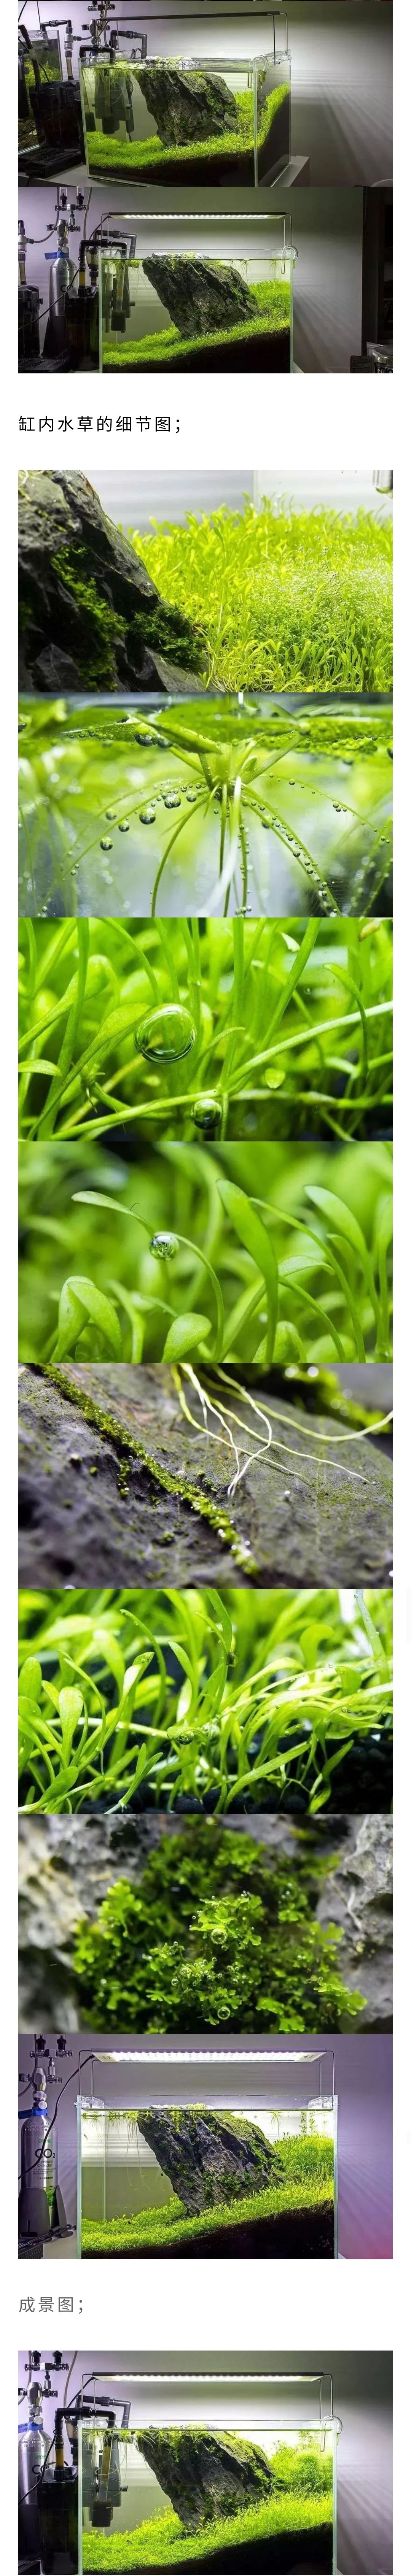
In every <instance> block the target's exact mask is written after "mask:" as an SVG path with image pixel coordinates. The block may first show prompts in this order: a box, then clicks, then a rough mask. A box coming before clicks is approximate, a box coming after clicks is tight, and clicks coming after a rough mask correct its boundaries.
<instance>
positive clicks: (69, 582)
mask: <svg viewBox="0 0 411 2576" xmlns="http://www.w3.org/2000/svg"><path fill="white" fill-rule="evenodd" d="M206 659H207V657H206V653H205V650H204V649H203V646H202V643H201V639H200V637H199V635H198V634H197V632H196V629H195V627H194V626H192V625H191V623H190V620H189V618H187V617H183V616H182V614H181V611H180V609H178V608H170V607H169V606H167V603H166V602H165V601H164V600H162V599H161V598H160V593H159V591H158V590H157V589H156V586H155V583H154V582H153V581H151V579H150V575H149V573H148V572H146V567H145V564H143V563H141V562H140V559H139V556H138V555H136V554H134V552H133V548H132V546H130V545H129V544H128V540H127V539H126V538H125V537H123V536H122V534H121V530H120V529H119V528H115V527H114V525H113V522H112V520H111V519H108V518H107V517H106V512H105V510H103V509H102V505H101V501H100V500H99V498H98V493H97V492H95V491H94V489H93V485H92V484H91V483H88V481H87V477H86V475H85V474H78V473H74V474H65V473H62V472H60V471H57V470H54V471H53V472H52V473H49V472H47V471H44V472H41V473H25V472H24V473H23V474H22V475H21V477H20V496H19V687H20V688H21V689H23V690H32V689H40V690H47V691H51V693H53V692H54V691H55V690H57V691H60V690H64V691H65V690H66V689H70V690H71V689H73V690H75V689H81V690H83V689H95V690H101V689H127V690H132V689H142V690H144V689H147V690H149V689H156V690H158V689H164V691H166V690H173V689H175V690H176V691H178V692H179V693H180V694H181V693H182V692H183V693H184V694H189V695H190V697H191V696H192V694H193V686H194V692H195V690H196V677H195V675H196V674H200V672H201V671H202V672H203V673H204V668H205V663H206Z"/></svg>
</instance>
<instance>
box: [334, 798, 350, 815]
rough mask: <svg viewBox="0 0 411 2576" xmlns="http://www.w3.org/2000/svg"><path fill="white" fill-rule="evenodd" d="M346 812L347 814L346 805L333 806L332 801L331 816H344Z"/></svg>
mask: <svg viewBox="0 0 411 2576" xmlns="http://www.w3.org/2000/svg"><path fill="white" fill-rule="evenodd" d="M346 812H347V807H346V805H335V804H334V799H333V814H346Z"/></svg>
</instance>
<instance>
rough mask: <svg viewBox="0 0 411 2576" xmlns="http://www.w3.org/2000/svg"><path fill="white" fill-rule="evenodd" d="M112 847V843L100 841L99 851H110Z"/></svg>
mask: <svg viewBox="0 0 411 2576" xmlns="http://www.w3.org/2000/svg"><path fill="white" fill-rule="evenodd" d="M112 847H113V843H112V841H100V849H101V850H112Z"/></svg>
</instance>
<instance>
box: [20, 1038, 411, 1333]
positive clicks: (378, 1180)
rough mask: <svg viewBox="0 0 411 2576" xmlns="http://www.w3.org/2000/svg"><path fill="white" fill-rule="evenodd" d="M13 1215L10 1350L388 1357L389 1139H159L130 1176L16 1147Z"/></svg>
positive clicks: (69, 1151)
mask: <svg viewBox="0 0 411 2576" xmlns="http://www.w3.org/2000/svg"><path fill="white" fill-rule="evenodd" d="M79 1007H80V1004H79V997H78V992H77V990H76V998H75V1001H74V1003H73V1013H74V1015H75V1013H76V1011H77V1009H78V1008H79ZM68 1036H69V1030H68V1026H67V1025H66V1032H65V1038H64V1041H63V1052H64V1047H66V1046H67V1044H68ZM140 1044H141V1030H140ZM60 1063H61V1059H60ZM63 1072H64V1067H63ZM177 1078H178V1079H179V1069H178V1066H177ZM60 1081H61V1072H59V1073H58V1074H57V1076H56V1077H55V1078H54V1084H53V1085H52V1092H53V1091H54V1100H55V1099H56V1095H57V1096H58V1093H59V1086H60ZM84 1210H86V1211H87V1213H86V1214H85V1213H84ZM20 1220H21V1233H22V1263H21V1299H20V1357H21V1359H23V1360H28V1361H32V1360H35V1361H50V1362H53V1363H55V1362H57V1363H59V1362H61V1361H64V1360H66V1359H67V1358H68V1357H70V1358H79V1359H80V1360H81V1359H82V1358H84V1359H89V1358H91V1359H97V1360H99V1359H103V1360H104V1359H107V1358H112V1359H114V1360H122V1359H123V1360H128V1359H130V1358H131V1359H141V1358H142V1357H144V1359H149V1360H150V1359H154V1360H156V1359H164V1360H170V1361H172V1362H173V1363H174V1362H177V1363H178V1362H181V1361H183V1360H185V1359H186V1358H187V1356H193V1355H194V1353H195V1354H196V1355H197V1356H198V1358H199V1359H200V1360H202V1359H204V1358H205V1360H206V1362H207V1363H208V1362H209V1361H210V1362H213V1363H215V1362H217V1363H220V1362H221V1361H223V1362H224V1363H225V1364H229V1365H231V1364H234V1365H236V1366H238V1365H240V1364H243V1363H246V1364H247V1365H249V1364H250V1363H252V1364H253V1365H254V1364H255V1365H257V1366H262V1367H264V1368H265V1367H271V1365H272V1363H273V1362H274V1361H275V1362H276V1363H279V1364H280V1365H281V1366H284V1365H285V1366H287V1365H291V1366H292V1365H294V1364H297V1365H299V1364H301V1365H311V1366H320V1367H321V1366H323V1365H326V1366H327V1365H328V1364H329V1363H332V1362H333V1361H334V1362H335V1360H336V1359H337V1360H339V1361H356V1360H360V1361H364V1360H365V1359H379V1360H387V1359H389V1358H390V1354H391V1278H390V1244H391V1230H392V1155H391V1148H390V1146H389V1145H386V1144H377V1145H370V1146H362V1145H358V1146H357V1149H356V1153H355V1155H353V1154H352V1152H351V1148H350V1147H347V1148H346V1149H345V1148H344V1147H342V1146H333V1147H326V1148H318V1149H315V1148H311V1147H310V1146H304V1145H303V1146H292V1147H291V1150H289V1149H288V1147H287V1146H286V1145H276V1146H272V1145H267V1146H265V1145H264V1144H260V1145H258V1146H255V1145H245V1144H241V1145H238V1146H235V1145H225V1144H222V1145H221V1144H217V1143H215V1144H212V1145H210V1146H207V1147H206V1146H204V1145H203V1144H202V1145H199V1144H181V1145H180V1144H174V1143H164V1142H159V1144H158V1145H157V1146H151V1145H150V1146H148V1147H144V1146H143V1148H142V1149H141V1152H140V1157H139V1165H138V1183H137V1186H136V1180H135V1177H134V1176H133V1172H132V1170H131V1169H130V1166H129V1165H127V1164H125V1163H123V1162H122V1161H121V1159H120V1157H119V1156H117V1155H116V1158H115V1160H114V1156H113V1155H111V1154H106V1153H105V1151H104V1148H103V1147H102V1146H100V1145H98V1144H96V1145H95V1144H94V1143H93V1142H92V1143H91V1145H90V1147H89V1148H88V1152H87V1158H85V1156H84V1151H83V1153H81V1152H80V1154H79V1152H78V1149H77V1147H76V1146H75V1145H74V1144H68V1145H63V1144H61V1142H58V1143H57V1142H53V1143H49V1142H48V1138H47V1139H45V1141H44V1143H43V1142H41V1144H40V1143H38V1144H36V1145H34V1144H33V1145H32V1144H29V1145H24V1146H22V1148H21V1174H20Z"/></svg>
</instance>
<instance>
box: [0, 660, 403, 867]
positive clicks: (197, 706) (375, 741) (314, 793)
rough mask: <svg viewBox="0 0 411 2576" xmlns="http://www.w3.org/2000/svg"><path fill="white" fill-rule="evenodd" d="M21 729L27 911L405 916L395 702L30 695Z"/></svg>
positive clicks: (351, 698) (21, 815)
mask: <svg viewBox="0 0 411 2576" xmlns="http://www.w3.org/2000/svg"><path fill="white" fill-rule="evenodd" d="M19 728H20V731H19V827H20V844H19V846H20V876H19V910H20V914H21V916H24V915H40V916H41V917H43V918H44V917H48V918H52V917H54V916H55V915H59V916H63V915H69V914H76V913H77V914H81V915H83V914H86V915H87V916H88V915H90V914H94V913H95V914H97V915H99V916H101V917H102V916H103V915H120V914H125V915H127V914H128V913H131V914H134V913H135V912H136V911H137V912H138V914H146V915H148V916H152V917H153V918H154V917H155V916H156V915H158V917H159V918H160V917H165V916H171V915H173V916H177V917H178V916H180V917H181V916H184V914H185V913H186V912H187V913H190V915H192V914H198V915H215V916H216V917H217V918H218V917H224V915H225V916H228V917H230V918H231V917H234V916H235V915H236V914H237V913H238V912H239V911H241V909H242V908H243V907H247V908H248V910H249V912H250V914H251V916H256V917H258V915H259V914H263V913H265V914H267V915H269V916H274V915H275V916H276V917H277V918H278V917H279V916H282V917H285V916H292V915H293V914H295V915H296V916H304V915H312V914H316V915H318V916H325V915H326V914H330V915H332V916H334V915H336V914H337V913H338V912H340V913H342V914H355V915H356V916H362V917H363V918H365V917H367V916H368V915H373V914H374V915H375V916H376V917H377V916H379V915H380V914H387V915H388V917H390V916H391V913H392V705H391V699H390V698H389V697H388V696H387V697H380V698H379V699H376V700H368V699H367V698H366V697H365V696H360V695H358V696H357V695H356V694H353V695H352V696H347V697H344V696H341V697H338V696H335V697H334V696H332V695H330V696H328V697H326V696H323V697H321V696H320V695H316V694H315V693H314V692H313V693H312V692H311V691H307V693H306V694H305V695H303V694H301V695H298V694H297V693H296V694H295V695H293V696H289V697H283V698H280V697H279V698H274V697H273V698H268V697H263V696H254V695H252V694H250V696H246V695H241V696H238V697H233V696H227V697H220V698H215V696H214V694H212V695H211V696H210V698H205V699H203V700H202V701H201V702H199V700H198V698H197V699H196V700H188V701H182V700H171V699H170V700H169V701H168V702H167V701H164V700H162V701H160V700H159V701H158V703H157V704H156V702H155V701H154V705H153V712H151V707H150V711H148V705H147V700H146V701H145V703H142V702H141V700H140V701H138V700H134V701H130V700H129V701H128V702H127V701H126V702H125V703H124V701H123V705H122V706H121V703H120V704H119V705H118V706H116V705H115V704H113V703H111V705H110V702H109V703H104V700H100V702H99V703H98V702H97V701H96V699H94V701H93V700H91V701H90V699H89V698H87V697H85V698H84V699H83V700H81V699H73V698H71V699H70V698H66V699H65V698H60V699H57V700H53V699H49V700H45V699H44V698H43V699H42V698H35V697H33V698H29V697H26V698H21V700H20V716H19ZM177 827H178V828H177Z"/></svg>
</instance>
